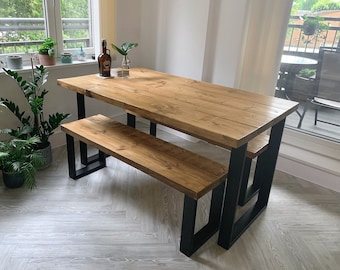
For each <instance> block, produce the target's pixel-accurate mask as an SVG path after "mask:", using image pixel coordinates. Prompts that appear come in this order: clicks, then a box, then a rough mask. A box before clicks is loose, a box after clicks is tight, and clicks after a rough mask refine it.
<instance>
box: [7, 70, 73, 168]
mask: <svg viewBox="0 0 340 270" xmlns="http://www.w3.org/2000/svg"><path fill="white" fill-rule="evenodd" d="M3 70H4V71H5V73H6V74H7V75H8V76H9V77H11V78H12V79H13V80H14V81H15V82H16V83H17V85H18V86H19V88H20V90H21V92H22V93H23V95H24V97H25V99H26V101H27V103H28V105H29V107H30V109H31V111H30V112H29V113H26V112H25V111H22V110H21V109H20V107H19V106H18V105H16V104H15V103H14V102H13V101H11V100H8V99H5V98H2V97H1V98H0V105H3V106H5V107H7V108H8V109H9V110H10V111H11V112H12V113H13V114H14V115H15V116H16V118H18V120H19V121H20V122H21V124H22V126H20V127H18V128H16V129H7V130H6V132H7V133H8V134H10V135H11V136H14V137H16V138H18V139H28V138H29V137H34V136H36V137H38V138H39V140H40V142H39V143H38V144H37V145H36V148H37V149H39V150H40V151H41V153H42V155H43V156H44V157H45V159H46V167H47V166H49V165H50V164H51V162H52V151H51V144H50V142H49V137H50V136H51V135H52V134H53V133H54V130H55V129H56V128H58V127H59V126H60V124H61V122H62V121H63V120H64V119H66V118H67V117H68V116H69V114H68V113H58V112H57V113H55V114H51V115H49V116H48V118H47V119H45V116H44V98H45V96H46V94H47V93H48V91H47V90H46V89H44V84H45V83H46V81H47V76H48V72H47V71H46V68H45V67H44V66H43V65H41V66H36V68H35V69H33V65H32V78H31V81H26V80H24V79H23V78H22V77H21V76H20V75H19V74H18V72H16V71H12V70H8V69H5V68H3Z"/></svg>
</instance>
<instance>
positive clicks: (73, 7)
mask: <svg viewBox="0 0 340 270" xmlns="http://www.w3.org/2000/svg"><path fill="white" fill-rule="evenodd" d="M0 6H1V9H0V56H1V54H2V55H6V54H11V53H18V54H24V53H25V54H33V53H36V52H37V51H38V47H39V45H40V44H41V43H42V40H43V39H45V38H46V37H52V38H53V39H55V40H56V41H57V43H58V46H57V50H58V53H59V54H60V53H61V52H62V51H64V50H70V49H76V48H80V47H83V48H84V49H86V50H89V49H92V51H93V41H92V24H91V18H92V16H91V13H90V10H91V8H90V7H91V0H30V1H27V0H0Z"/></svg>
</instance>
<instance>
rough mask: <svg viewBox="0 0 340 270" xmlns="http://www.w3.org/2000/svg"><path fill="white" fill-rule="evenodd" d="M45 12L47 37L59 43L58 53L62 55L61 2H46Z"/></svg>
mask: <svg viewBox="0 0 340 270" xmlns="http://www.w3.org/2000/svg"><path fill="white" fill-rule="evenodd" d="M44 12H45V20H46V31H47V36H48V37H52V38H53V39H54V40H55V41H56V42H57V43H58V45H57V47H56V48H57V51H56V52H57V55H60V53H61V51H62V50H63V39H62V25H61V13H60V0H52V1H51V0H44Z"/></svg>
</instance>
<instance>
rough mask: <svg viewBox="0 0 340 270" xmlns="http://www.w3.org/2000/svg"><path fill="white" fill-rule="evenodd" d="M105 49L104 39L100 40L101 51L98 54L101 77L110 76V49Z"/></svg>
mask: <svg viewBox="0 0 340 270" xmlns="http://www.w3.org/2000/svg"><path fill="white" fill-rule="evenodd" d="M108 51H109V50H107V49H106V40H105V39H103V41H102V52H101V54H100V55H99V56H98V65H99V75H100V76H102V77H111V56H110V51H109V53H107V52H108Z"/></svg>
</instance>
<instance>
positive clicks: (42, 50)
mask: <svg viewBox="0 0 340 270" xmlns="http://www.w3.org/2000/svg"><path fill="white" fill-rule="evenodd" d="M55 45H57V42H55V41H54V40H53V38H50V37H48V38H46V39H44V42H43V43H42V44H41V45H40V47H39V50H38V51H39V62H40V64H41V65H43V66H53V65H55V52H54V46H55Z"/></svg>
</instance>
